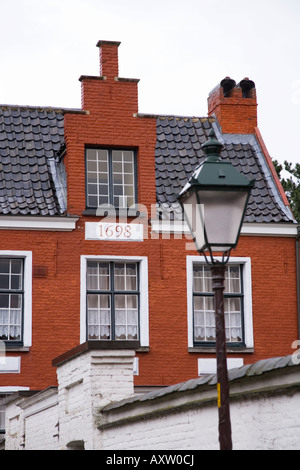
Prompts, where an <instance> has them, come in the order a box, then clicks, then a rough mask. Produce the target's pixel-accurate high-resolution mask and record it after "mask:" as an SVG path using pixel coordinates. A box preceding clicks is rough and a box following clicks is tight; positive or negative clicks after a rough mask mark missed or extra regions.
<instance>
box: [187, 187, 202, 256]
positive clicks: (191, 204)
mask: <svg viewBox="0 0 300 470" xmlns="http://www.w3.org/2000/svg"><path fill="white" fill-rule="evenodd" d="M182 204H183V206H184V216H185V220H186V222H187V224H188V226H189V229H190V232H191V234H192V236H193V238H194V242H195V244H196V248H197V249H198V250H199V249H201V248H202V247H203V246H204V245H205V238H204V227H203V209H204V207H203V205H202V204H198V200H197V194H196V192H195V191H193V190H191V191H190V192H189V193H188V196H187V197H186V198H185V199H184V201H182Z"/></svg>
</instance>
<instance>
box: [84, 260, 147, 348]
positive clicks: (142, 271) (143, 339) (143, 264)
mask: <svg viewBox="0 0 300 470" xmlns="http://www.w3.org/2000/svg"><path fill="white" fill-rule="evenodd" d="M89 260H90V261H112V262H114V261H117V262H120V261H123V262H135V263H139V283H140V285H139V291H140V325H139V326H140V339H139V341H140V344H141V347H149V293H148V258H147V257H146V256H109V255H95V256H93V255H81V257H80V343H85V342H86V341H87V335H86V318H87V311H86V293H87V286H86V272H87V261H89Z"/></svg>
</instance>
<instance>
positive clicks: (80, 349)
mask: <svg viewBox="0 0 300 470" xmlns="http://www.w3.org/2000/svg"><path fill="white" fill-rule="evenodd" d="M140 346H141V344H140V342H139V341H111V340H109V341H96V340H93V341H86V342H85V343H82V344H79V345H78V346H76V347H75V348H72V349H70V350H69V351H66V352H65V353H63V354H61V355H60V356H57V357H56V358H54V359H53V360H52V365H53V366H54V367H58V366H60V365H61V364H63V363H64V362H66V361H70V360H72V359H74V357H76V356H79V355H80V354H83V353H85V352H87V351H93V350H94V351H95V350H124V349H131V350H135V351H136V350H137V349H139V348H140Z"/></svg>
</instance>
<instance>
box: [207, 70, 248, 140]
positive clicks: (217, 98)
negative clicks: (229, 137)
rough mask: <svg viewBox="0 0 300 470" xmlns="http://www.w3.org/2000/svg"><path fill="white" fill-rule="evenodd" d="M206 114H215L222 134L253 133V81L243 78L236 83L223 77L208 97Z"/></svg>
mask: <svg viewBox="0 0 300 470" xmlns="http://www.w3.org/2000/svg"><path fill="white" fill-rule="evenodd" d="M208 115H209V116H212V115H215V116H216V118H217V120H218V122H219V124H220V126H221V130H222V133H224V134H254V133H255V128H256V127H257V100H256V90H255V83H254V82H253V81H252V80H249V78H244V79H243V80H242V81H241V82H240V83H238V84H236V82H235V81H234V80H232V79H231V78H230V77H225V78H224V79H223V80H222V81H221V82H220V84H219V85H218V86H217V87H215V88H214V89H213V90H212V91H211V92H210V94H209V97H208Z"/></svg>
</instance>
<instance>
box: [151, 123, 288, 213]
mask: <svg viewBox="0 0 300 470" xmlns="http://www.w3.org/2000/svg"><path fill="white" fill-rule="evenodd" d="M212 126H213V127H214V130H215V132H216V134H217V137H218V139H219V140H220V141H221V142H222V143H223V144H224V149H223V150H222V154H221V156H222V158H224V159H225V160H230V161H231V163H232V164H233V165H234V166H235V167H237V168H238V170H239V171H240V172H242V173H243V174H244V175H245V176H246V177H248V178H249V179H255V187H254V189H253V191H252V194H251V197H250V200H249V205H248V210H247V213H246V217H245V221H246V222H293V216H292V214H291V212H290V210H289V208H288V207H286V206H285V205H284V204H283V202H282V199H281V197H280V195H279V192H278V188H277V187H276V185H275V183H274V181H273V178H272V176H271V173H270V171H269V169H268V167H267V165H266V162H265V159H264V157H263V154H262V151H261V149H260V147H259V145H258V143H257V141H256V139H255V137H254V136H252V135H246V136H240V135H233V136H230V135H224V136H223V135H222V134H220V132H219V129H218V127H217V125H216V123H215V119H214V118H184V117H176V116H167V117H163V116H161V117H157V143H156V150H155V156H156V192H157V206H158V207H159V209H160V213H161V217H162V218H168V217H171V218H173V217H174V218H181V217H182V214H181V209H180V207H179V204H178V202H177V200H176V196H177V195H178V194H179V192H180V190H181V189H182V187H183V186H184V185H185V183H186V182H187V180H188V179H189V178H190V177H191V175H192V173H193V171H194V170H195V168H196V167H197V166H198V165H199V164H200V163H201V162H202V161H203V159H204V154H203V151H202V149H201V145H202V144H203V143H204V142H206V141H207V140H208V134H209V131H210V129H211V128H212Z"/></svg>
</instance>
